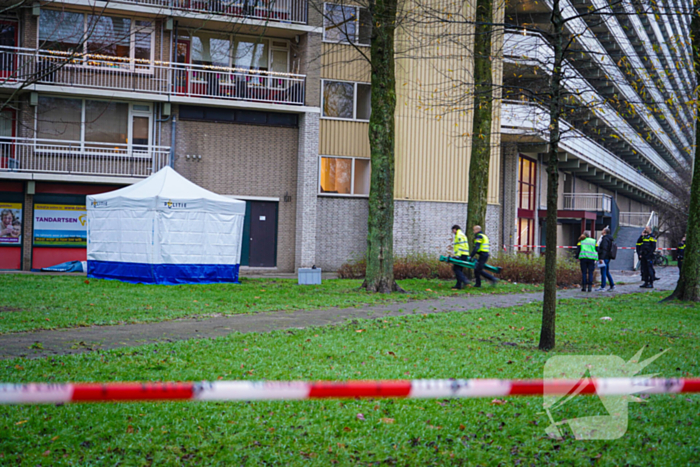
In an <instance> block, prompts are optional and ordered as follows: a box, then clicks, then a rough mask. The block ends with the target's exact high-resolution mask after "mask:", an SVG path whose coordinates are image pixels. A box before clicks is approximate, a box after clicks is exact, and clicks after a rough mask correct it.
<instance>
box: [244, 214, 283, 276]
mask: <svg viewBox="0 0 700 467" xmlns="http://www.w3.org/2000/svg"><path fill="white" fill-rule="evenodd" d="M278 204H279V203H277V202H276V201H246V217H245V224H244V227H243V245H242V248H241V265H242V266H250V267H252V268H273V267H275V266H277V213H278V207H279V206H278Z"/></svg>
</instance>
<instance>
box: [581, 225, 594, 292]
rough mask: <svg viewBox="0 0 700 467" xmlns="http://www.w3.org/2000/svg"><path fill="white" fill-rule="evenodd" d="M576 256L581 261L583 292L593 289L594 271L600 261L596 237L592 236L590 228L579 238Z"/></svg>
mask: <svg viewBox="0 0 700 467" xmlns="http://www.w3.org/2000/svg"><path fill="white" fill-rule="evenodd" d="M576 257H577V258H578V259H579V261H580V263H581V292H590V291H591V290H592V289H593V271H595V263H596V261H598V250H597V247H596V242H595V239H594V238H591V233H590V232H589V231H588V230H586V231H585V232H583V233H582V234H581V236H580V237H579V239H578V244H577V245H576Z"/></svg>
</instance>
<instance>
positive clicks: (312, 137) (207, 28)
mask: <svg viewBox="0 0 700 467" xmlns="http://www.w3.org/2000/svg"><path fill="white" fill-rule="evenodd" d="M567 1H568V0H567ZM570 1H573V0H570ZM596 1H597V0H585V1H583V2H578V3H575V4H573V5H572V6H571V8H573V9H574V10H575V9H576V8H586V7H587V6H588V4H589V3H591V2H593V3H595V2H596ZM679 1H680V0H679ZM468 8H471V9H472V10H473V5H472V6H470V7H468ZM547 8H548V7H547V4H546V2H545V3H543V4H542V5H540V4H539V3H537V2H522V1H519V2H512V4H507V5H506V6H505V8H503V7H501V8H497V9H496V19H497V22H498V21H500V20H499V18H504V17H505V18H507V19H506V23H507V24H510V25H511V26H509V27H508V28H507V29H505V30H503V31H499V32H498V33H497V34H496V36H495V40H494V82H496V83H498V84H500V83H503V82H504V81H505V80H507V79H508V78H504V76H506V77H508V76H512V75H513V72H514V71H517V74H516V75H522V76H524V77H525V78H524V79H527V77H528V76H529V75H528V69H532V68H533V67H535V66H538V65H534V64H533V60H536V59H539V58H541V56H542V54H544V55H546V54H548V53H551V50H550V48H549V46H548V44H546V41H544V40H543V39H542V38H541V37H538V36H533V35H527V34H526V35H523V34H522V31H521V30H519V28H518V25H519V24H522V22H531V21H532V19H533V18H535V19H537V18H540V20H542V21H544V19H542V18H546V16H547V14H548V13H547V11H548V10H547ZM668 8H673V4H671V5H669V6H668ZM319 9H320V10H322V11H317V10H319ZM533 15H534V16H533ZM538 15H539V16H538ZM367 16H368V15H367V13H366V10H364V9H363V8H361V7H359V6H354V5H348V4H343V5H339V4H334V3H325V4H321V5H320V6H318V5H315V6H314V7H312V6H311V5H309V4H308V2H307V1H306V0H277V1H274V2H273V1H266V0H253V1H243V0H113V1H110V2H104V3H103V2H97V3H96V2H91V1H88V0H64V1H53V2H42V3H36V4H34V5H32V6H28V7H23V8H19V9H17V10H13V11H8V13H7V14H6V15H5V16H4V17H2V18H0V41H1V42H0V98H3V101H2V102H7V105H5V106H4V110H3V111H2V113H1V114H0V132H2V134H0V147H2V153H1V155H0V206H2V222H3V226H2V227H3V230H2V232H0V269H25V270H28V269H37V268H41V267H45V266H50V265H53V264H57V263H60V262H63V261H68V260H80V259H85V242H86V238H85V231H86V227H85V225H84V217H82V216H83V214H84V206H85V196H86V195H88V194H94V193H100V192H105V191H110V190H113V189H115V188H118V187H120V186H124V185H126V184H131V183H135V182H137V181H139V180H142V179H143V178H145V177H147V176H148V175H150V174H151V173H153V172H154V171H156V170H158V169H160V168H161V167H163V166H165V165H171V166H173V167H174V168H175V169H176V170H177V171H178V172H179V173H181V174H183V175H184V176H185V177H187V178H188V179H190V180H192V181H193V182H195V183H197V184H199V185H201V186H203V187H205V188H207V189H210V190H212V191H215V192H217V193H220V194H223V195H228V196H232V197H235V198H238V199H242V200H245V201H246V203H247V214H246V223H245V230H244V243H243V252H242V258H241V264H242V265H243V267H242V269H241V271H242V274H245V273H246V271H257V270H259V268H263V269H264V270H273V271H279V272H291V271H294V270H295V269H296V268H298V267H301V266H311V265H313V264H315V265H317V266H320V267H323V268H325V269H331V270H332V269H335V268H337V267H338V266H340V264H342V263H343V262H344V261H346V260H348V259H352V258H356V257H360V256H361V255H362V254H363V253H364V251H365V248H366V233H367V215H368V194H369V177H370V147H369V140H368V136H367V134H368V126H369V123H368V122H369V113H370V96H371V86H370V78H371V74H370V69H369V66H368V63H367V61H366V60H365V59H364V58H363V54H365V53H368V52H369V47H368V45H369V37H370V36H369V34H370V28H371V24H370V21H368V18H367ZM614 20H615V21H622V22H623V23H624V22H629V23H624V24H622V25H620V24H619V23H613V22H612V21H608V22H607V23H606V25H605V27H606V28H607V29H605V30H602V29H601V27H600V26H599V25H598V26H596V28H597V29H596V30H595V33H592V36H591V37H590V38H589V39H590V41H591V44H592V45H591V47H593V46H598V47H600V50H599V53H598V54H592V55H591V57H590V60H589V63H585V64H583V63H579V62H576V63H573V64H572V67H573V68H575V69H576V70H578V71H579V73H580V75H581V76H580V81H581V82H577V83H574V84H575V85H577V86H583V85H584V84H585V83H586V82H587V81H586V78H585V77H588V76H591V74H592V73H593V71H595V70H598V71H595V72H596V73H600V74H604V75H606V76H610V77H611V79H609V80H608V81H607V82H604V81H603V80H596V81H590V82H588V86H590V87H591V89H592V91H593V92H592V93H590V95H597V96H599V97H605V96H607V95H610V93H615V92H617V93H622V94H623V95H627V94H624V93H631V92H633V91H634V89H633V86H632V84H631V83H630V82H629V79H627V77H625V76H623V77H622V78H620V79H617V78H616V76H617V75H615V74H614V67H615V61H612V60H610V59H608V60H607V61H606V60H601V59H600V58H599V57H601V56H604V55H603V54H604V52H605V53H608V56H609V57H613V56H618V55H619V53H620V50H623V51H624V53H625V54H627V55H628V56H630V57H631V58H635V57H636V59H639V57H642V56H643V55H642V54H643V53H646V54H649V57H650V58H651V60H655V62H654V63H657V62H658V63H659V64H661V65H663V66H664V69H669V73H665V74H661V73H658V71H656V70H655V69H652V68H649V69H648V73H647V74H645V75H644V79H648V80H649V86H648V88H649V89H651V87H652V86H657V87H658V89H657V90H656V91H655V93H652V92H650V93H648V95H649V96H651V97H650V99H654V100H653V103H654V105H657V106H659V107H660V108H662V113H661V114H654V115H652V114H648V113H645V112H640V113H639V117H637V118H634V119H629V120H626V119H624V118H622V117H621V116H620V115H619V114H617V113H616V112H610V113H605V114H604V115H602V116H601V115H597V116H595V118H597V122H596V127H597V128H599V129H601V130H602V131H603V134H605V132H615V133H616V134H619V138H617V139H615V138H602V137H597V136H595V135H590V134H587V133H585V132H580V133H581V134H580V135H579V134H576V135H577V137H572V138H567V139H566V140H565V141H563V142H562V145H561V164H560V168H561V180H562V181H563V182H562V184H561V187H560V190H561V193H560V200H561V203H562V204H561V207H560V212H559V213H558V216H559V222H560V239H561V242H562V243H563V244H569V243H571V241H572V239H573V237H577V236H578V234H579V233H580V231H581V229H583V228H589V229H593V230H600V229H602V227H603V226H605V225H612V226H613V227H614V228H615V227H617V226H625V225H635V226H636V225H638V224H643V223H646V222H647V221H648V217H650V216H651V209H650V207H649V206H650V205H651V203H652V201H653V200H654V199H655V198H659V197H663V196H664V195H665V189H664V188H663V182H662V179H663V177H661V175H662V174H664V173H671V172H672V171H673V170H682V167H683V164H684V163H687V162H689V161H690V157H691V155H690V153H689V152H688V147H689V146H688V142H689V141H693V134H694V128H693V125H692V121H693V120H692V119H693V112H692V109H690V108H689V107H688V106H687V105H686V104H684V103H685V102H687V100H688V99H687V98H688V97H689V96H690V95H691V94H692V90H693V89H694V83H693V81H692V80H693V73H692V70H691V69H690V68H688V67H685V68H684V67H682V66H681V67H679V68H674V67H670V68H669V67H668V65H672V64H674V63H681V64H682V63H692V61H688V58H689V53H690V51H689V49H688V47H687V46H685V47H684V46H681V45H682V44H681V43H678V42H677V39H678V38H680V37H685V36H687V31H688V27H689V20H687V19H685V18H681V17H677V18H674V17H670V16H669V17H665V19H664V17H661V19H658V18H655V17H654V16H653V15H644V16H642V15H639V17H636V16H634V15H628V16H626V17H625V18H615V19H614ZM518 21H521V23H519V22H518ZM637 22H639V24H641V27H639V28H638V29H637V26H638V25H637ZM630 25H632V26H635V27H634V28H630V27H629V26H630ZM618 27H619V28H621V29H622V30H623V31H624V33H622V34H618V32H619V31H618V29H617V28H618ZM466 28H467V31H466V35H467V36H468V35H469V30H468V29H469V26H466ZM630 29H632V31H631V32H630V31H629V30H630ZM644 34H647V36H644ZM648 35H655V36H654V37H653V38H651V37H649V36H648ZM684 35H685V36H684ZM654 41H656V42H659V43H662V44H674V45H673V46H667V47H666V46H665V45H664V46H662V47H661V48H655V47H652V46H651V45H650V44H653V43H654ZM407 43H408V44H409V46H410V41H408V42H407ZM596 44H597V45H596ZM676 44H678V45H676ZM455 47H456V46H455ZM664 47H665V48H664ZM606 51H607V52H606ZM528 54H535V56H533V57H530V56H528ZM652 54H653V55H652ZM449 57H450V58H449V59H446V60H426V61H420V60H411V59H409V58H405V57H404V58H400V59H399V60H397V68H396V72H397V98H398V105H397V110H396V131H397V135H396V184H395V204H396V207H395V251H396V252H397V253H398V254H407V253H414V252H419V253H427V254H434V255H437V254H441V253H443V252H444V251H445V249H446V246H447V245H448V244H449V242H450V227H451V226H452V225H453V224H455V223H457V224H464V223H465V221H466V213H467V204H466V203H467V196H468V195H467V193H468V184H467V178H468V168H469V154H470V144H471V138H470V137H468V136H465V135H468V134H469V132H470V128H471V119H472V115H471V111H470V109H469V105H465V108H464V109H463V110H462V111H456V112H447V113H446V112H442V111H439V110H438V111H436V110H435V109H431V108H430V107H431V106H430V105H424V102H426V101H425V99H428V96H427V95H424V94H425V93H426V90H425V89H423V86H422V84H424V83H430V82H431V81H435V77H436V76H445V75H446V74H448V73H455V71H454V70H458V71H457V72H458V73H460V75H459V79H460V80H462V81H464V82H468V79H469V75H470V73H471V67H472V58H471V56H470V55H469V49H468V47H466V48H465V47H456V48H455V49H454V50H452V52H451V53H450V54H449ZM456 62H458V63H457V65H458V66H455V64H456ZM644 63H646V62H644ZM576 67H580V69H579V68H576ZM545 68H546V67H545ZM523 70H524V71H523ZM652 71H654V73H657V75H659V76H656V75H652V73H651V72H652ZM540 74H541V73H540ZM574 84H571V85H574ZM630 89H632V91H630ZM427 94H430V93H429V92H428V93H427ZM675 96H681V98H679V99H676V102H675V103H673V104H669V106H670V107H672V108H669V109H668V112H665V111H664V110H663V106H665V105H667V104H665V101H666V100H667V99H669V98H670V97H675ZM495 97H496V98H497V100H496V101H494V103H495V105H494V111H493V112H494V114H493V117H494V123H493V128H492V130H493V132H492V133H493V134H492V139H491V144H492V155H491V169H490V173H489V175H488V179H486V180H484V183H486V184H488V196H489V206H488V209H487V222H486V226H485V231H486V233H487V234H488V235H489V237H490V238H491V243H492V245H493V247H494V248H497V249H501V248H502V246H503V245H506V248H510V249H511V250H512V249H513V248H512V247H511V245H533V244H542V242H543V239H542V234H541V232H543V229H542V217H543V214H544V213H546V210H544V209H543V205H544V200H545V197H544V196H545V195H546V178H545V174H544V165H543V162H542V153H543V152H545V151H546V144H545V143H546V128H547V126H548V123H547V118H546V113H545V112H544V111H543V110H542V109H540V108H538V107H537V105H535V104H533V103H532V102H528V101H527V100H522V99H519V98H518V96H513V95H510V94H505V95H503V96H502V97H503V100H501V99H500V97H501V90H500V88H499V89H496V90H495ZM637 97H638V96H636V97H635V96H633V95H632V94H629V100H630V102H637V100H638V99H637V100H635V99H636V98H637ZM664 112H665V113H664ZM661 115H663V118H662V116H661ZM578 123H579V122H575V121H574V122H568V123H567V124H568V125H571V126H572V132H575V131H576V129H577V128H578V127H577V125H578ZM648 128H652V129H654V134H655V136H654V137H653V138H652V139H651V140H647V139H646V136H642V135H646V133H645V130H646V129H648ZM572 134H575V133H572ZM613 140H615V141H613ZM193 228H197V226H193ZM630 228H633V227H630ZM634 228H635V229H636V227H634ZM526 251H527V249H526Z"/></svg>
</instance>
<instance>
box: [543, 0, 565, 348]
mask: <svg viewBox="0 0 700 467" xmlns="http://www.w3.org/2000/svg"><path fill="white" fill-rule="evenodd" d="M559 8H560V6H559V0H554V4H553V5H552V17H551V22H552V26H553V33H552V34H553V35H552V47H553V48H554V64H553V68H552V78H551V80H550V87H549V93H550V99H551V100H550V103H549V113H550V123H549V158H548V161H547V173H548V175H549V176H548V177H547V218H546V223H547V232H546V247H547V250H546V253H545V260H544V262H545V268H544V301H543V302H542V329H541V331H540V344H539V349H540V350H545V351H547V350H552V349H553V348H554V346H555V344H556V334H555V329H556V327H555V323H556V311H557V208H558V206H557V205H558V201H559V139H560V137H561V135H560V133H559V119H560V117H561V107H562V106H561V99H562V96H561V92H562V84H561V80H562V76H561V73H562V62H563V60H564V50H563V48H564V45H563V40H564V37H563V35H564V29H563V24H564V22H563V19H562V16H561V11H560V9H559Z"/></svg>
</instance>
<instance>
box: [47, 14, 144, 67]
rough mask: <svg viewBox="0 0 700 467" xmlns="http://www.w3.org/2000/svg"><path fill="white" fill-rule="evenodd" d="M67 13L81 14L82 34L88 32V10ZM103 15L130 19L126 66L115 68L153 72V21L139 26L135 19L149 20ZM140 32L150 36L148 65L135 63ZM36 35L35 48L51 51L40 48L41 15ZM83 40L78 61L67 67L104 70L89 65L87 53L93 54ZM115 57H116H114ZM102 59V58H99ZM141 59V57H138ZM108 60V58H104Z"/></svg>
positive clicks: (138, 19)
mask: <svg viewBox="0 0 700 467" xmlns="http://www.w3.org/2000/svg"><path fill="white" fill-rule="evenodd" d="M46 11H57V10H51V9H46ZM68 13H74V14H79V15H82V17H83V34H85V35H87V32H88V30H87V29H88V24H89V20H88V18H89V17H90V16H95V15H91V14H90V12H81V11H69V12H68ZM102 16H105V17H109V18H125V19H128V20H129V21H130V25H129V28H130V30H129V59H128V66H121V65H123V62H122V63H120V66H119V67H118V68H117V69H118V70H122V71H129V72H131V73H141V74H153V69H154V63H155V58H154V57H155V46H156V39H155V37H156V34H155V32H156V28H155V25H154V21H150V23H151V25H150V27H141V26H136V22H137V21H149V20H148V19H145V18H141V17H133V16H122V15H112V14H110V15H102ZM137 33H141V34H148V35H149V36H150V38H151V43H150V55H151V56H150V58H149V59H148V66H141V65H138V66H137V64H136V60H137V59H136V34H137ZM36 35H37V49H38V50H41V51H51V50H52V49H50V48H41V16H39V18H38V19H37V29H36ZM82 40H83V42H82V44H81V48H82V51H81V52H80V55H81V57H80V62H79V63H77V64H74V63H73V61H71V63H69V64H67V65H66V66H67V67H72V68H77V67H82V68H87V69H90V70H104V69H105V67H104V66H100V65H91V64H89V63H88V62H89V61H90V59H88V56H89V55H93V54H90V53H88V43H89V40H88V39H86V38H83V39H82ZM115 58H116V57H115ZM100 60H102V59H100ZM138 60H142V59H138ZM105 61H108V60H105ZM115 62H117V63H119V62H120V60H115Z"/></svg>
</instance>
